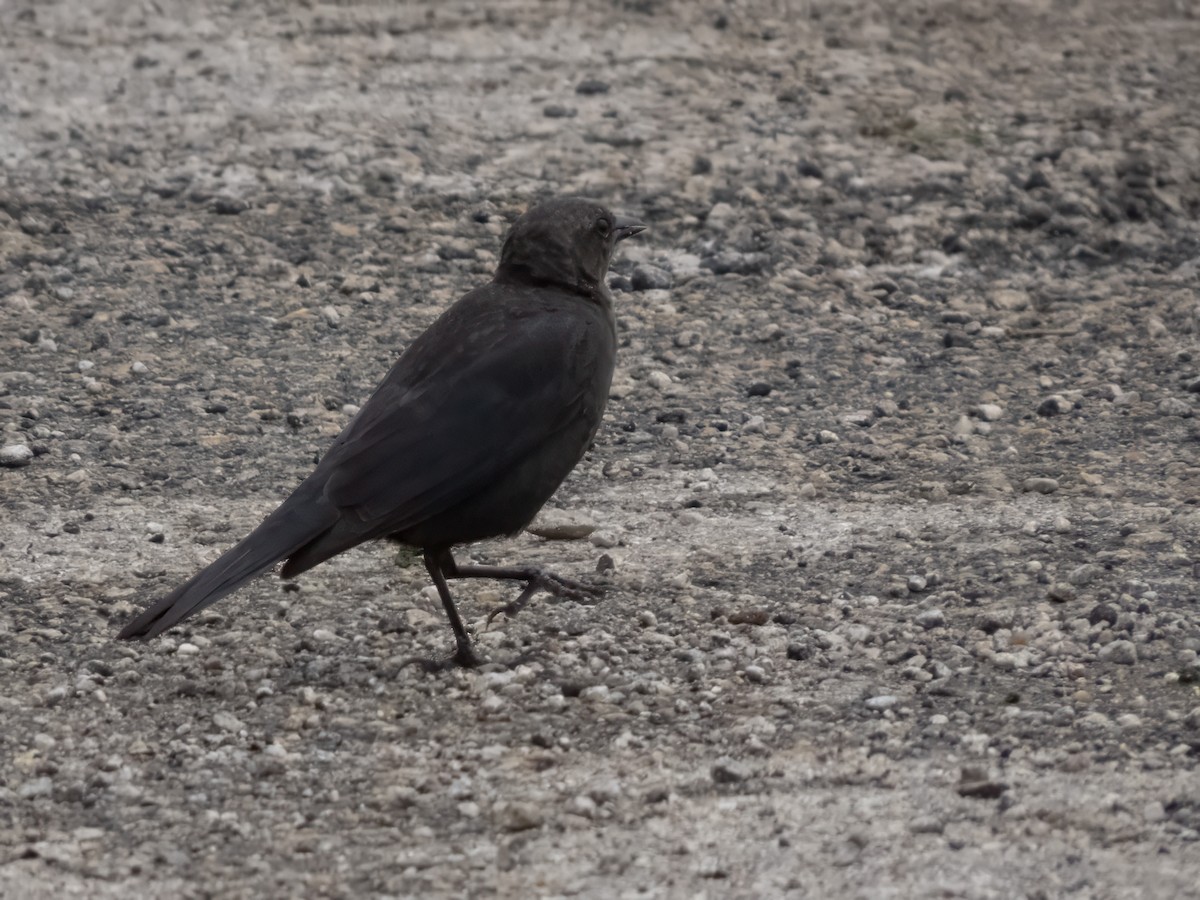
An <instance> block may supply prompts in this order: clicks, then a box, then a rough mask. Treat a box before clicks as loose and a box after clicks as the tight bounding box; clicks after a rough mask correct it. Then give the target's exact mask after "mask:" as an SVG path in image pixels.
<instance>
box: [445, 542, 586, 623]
mask: <svg viewBox="0 0 1200 900" xmlns="http://www.w3.org/2000/svg"><path fill="white" fill-rule="evenodd" d="M438 562H439V563H440V564H441V570H442V572H444V573H445V574H446V576H447V577H449V578H492V579H495V580H497V581H524V582H525V589H524V590H522V591H521V593H520V595H519V596H518V597H517V599H516V600H513V601H512V602H511V603H506V604H505V605H504V606H501V607H500V608H499V609H495V610H492V612H491V614H490V615H489V616H488V623H489V624H490V623H491V621H492V619H494V618H496V616H498V615H500V613H504V614H505V615H508V616H515V615H516V614H517V613H519V612H520V611H521V610H522V609H524V608H525V606H526V605H528V603H529V601H530V600H531V599H533V595H534V594H536V593H537V592H538V591H546V592H547V593H550V594H553V595H554V596H555V597H561V598H562V599H565V600H583V599H595V598H596V597H599V596H600V595H601V594H602V593H603V590H602V589H600V588H597V587H593V586H592V585H588V584H583V583H582V582H579V581H573V580H571V579H570V578H563V577H562V576H561V575H555V574H554V573H553V572H547V571H545V570H544V569H539V568H537V567H536V566H460V565H459V564H458V563H456V562H455V561H454V556H453V554H451V552H450V551H449V550H443V551H442V552H441V554H440V555H439V557H438ZM426 565H428V562H426Z"/></svg>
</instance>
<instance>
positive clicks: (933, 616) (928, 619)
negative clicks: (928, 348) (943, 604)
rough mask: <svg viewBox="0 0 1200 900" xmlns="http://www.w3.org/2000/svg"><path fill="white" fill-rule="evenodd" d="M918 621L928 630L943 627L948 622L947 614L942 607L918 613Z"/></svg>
mask: <svg viewBox="0 0 1200 900" xmlns="http://www.w3.org/2000/svg"><path fill="white" fill-rule="evenodd" d="M916 623H917V624H918V625H920V626H921V627H922V628H924V629H925V630H926V631H930V630H932V629H934V628H941V627H942V626H943V625H945V624H946V614H945V613H943V612H942V611H941V610H940V609H927V610H924V611H923V612H920V613H918V614H917V618H916Z"/></svg>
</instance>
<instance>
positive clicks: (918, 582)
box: [906, 575, 929, 594]
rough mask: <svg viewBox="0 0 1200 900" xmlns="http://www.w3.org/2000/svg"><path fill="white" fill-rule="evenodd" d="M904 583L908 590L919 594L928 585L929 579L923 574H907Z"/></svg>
mask: <svg viewBox="0 0 1200 900" xmlns="http://www.w3.org/2000/svg"><path fill="white" fill-rule="evenodd" d="M906 584H907V585H908V589H909V590H910V591H912V592H913V593H914V594H919V593H921V591H923V590H925V588H926V587H927V586H928V585H929V580H928V579H927V578H926V577H925V576H924V575H909V576H908V581H907V582H906Z"/></svg>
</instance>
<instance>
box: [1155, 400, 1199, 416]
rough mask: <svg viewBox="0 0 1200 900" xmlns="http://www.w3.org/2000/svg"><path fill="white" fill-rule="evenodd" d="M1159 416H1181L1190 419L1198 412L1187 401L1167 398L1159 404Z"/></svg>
mask: <svg viewBox="0 0 1200 900" xmlns="http://www.w3.org/2000/svg"><path fill="white" fill-rule="evenodd" d="M1158 414H1159V415H1160V416H1179V417H1181V418H1184V419H1190V418H1191V417H1192V416H1194V415H1195V414H1196V411H1195V410H1194V409H1193V408H1192V405H1191V404H1190V403H1188V402H1187V401H1186V400H1180V399H1179V398H1178V397H1167V398H1166V399H1164V400H1162V401H1161V402H1159V404H1158Z"/></svg>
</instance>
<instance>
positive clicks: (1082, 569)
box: [1067, 563, 1104, 587]
mask: <svg viewBox="0 0 1200 900" xmlns="http://www.w3.org/2000/svg"><path fill="white" fill-rule="evenodd" d="M1103 574H1104V567H1103V566H1098V565H1096V564H1095V563H1084V564H1083V565H1082V566H1076V567H1075V568H1074V569H1072V570H1071V571H1070V572H1068V573H1067V582H1068V583H1069V584H1073V585H1076V586H1077V587H1083V586H1084V585H1086V584H1091V583H1092V582H1093V581H1095V580H1096V579H1097V578H1099V577H1101V576H1102V575H1103Z"/></svg>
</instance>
